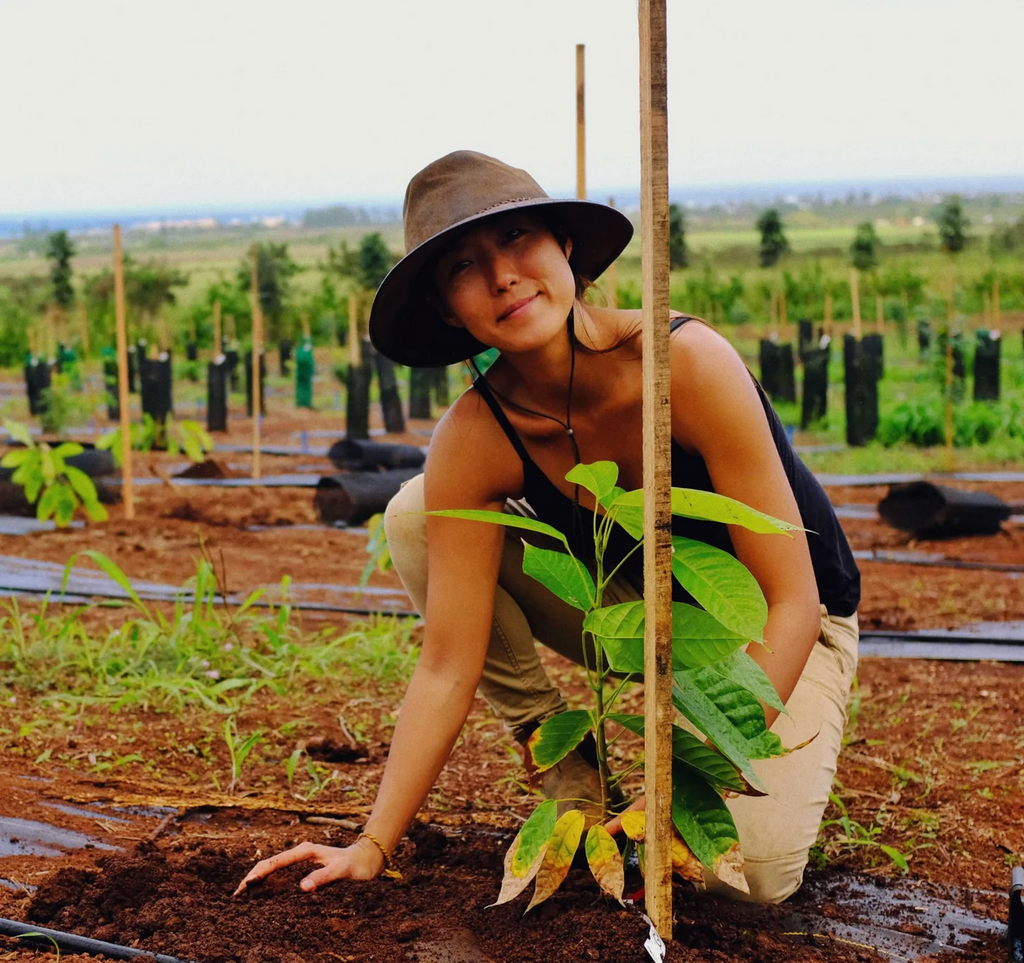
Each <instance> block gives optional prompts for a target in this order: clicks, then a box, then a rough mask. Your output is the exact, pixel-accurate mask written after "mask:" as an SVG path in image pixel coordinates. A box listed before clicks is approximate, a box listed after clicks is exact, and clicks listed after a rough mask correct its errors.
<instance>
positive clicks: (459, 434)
mask: <svg viewBox="0 0 1024 963" xmlns="http://www.w3.org/2000/svg"><path fill="white" fill-rule="evenodd" d="M426 470H427V473H428V476H430V475H432V476H434V477H435V478H440V479H443V480H444V481H445V483H446V485H451V486H452V487H454V488H457V489H465V490H466V491H467V492H472V493H473V494H477V495H479V494H481V493H482V494H484V495H486V496H487V497H488V498H502V499H504V498H518V497H521V494H522V487H523V466H522V461H521V459H520V458H519V456H518V455H517V454H516V451H515V449H514V448H513V447H512V443H511V441H510V440H509V439H508V437H507V436H506V435H505V432H504V431H503V430H502V427H501V425H499V424H498V421H497V419H496V418H495V416H494V413H493V412H492V411H491V410H490V408H489V407H488V405H487V402H486V401H485V399H484V398H483V396H482V394H481V393H480V391H478V390H477V389H476V388H472V387H471V388H468V389H467V390H466V391H464V392H463V393H462V394H461V395H460V396H459V397H458V398H457V399H456V400H455V403H454V404H452V405H451V407H450V408H449V409H448V411H446V412H445V414H444V415H443V416H442V417H441V419H440V420H439V421H438V423H437V425H436V427H435V428H434V433H433V436H432V437H431V440H430V452H429V454H428V456H427V466H426Z"/></svg>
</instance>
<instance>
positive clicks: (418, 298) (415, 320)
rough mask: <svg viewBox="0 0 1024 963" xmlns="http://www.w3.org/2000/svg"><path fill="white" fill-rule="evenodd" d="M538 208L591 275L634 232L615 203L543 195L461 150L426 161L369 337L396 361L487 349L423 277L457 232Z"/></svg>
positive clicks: (512, 173)
mask: <svg viewBox="0 0 1024 963" xmlns="http://www.w3.org/2000/svg"><path fill="white" fill-rule="evenodd" d="M520 209H529V210H533V211H536V212H537V213H538V215H540V216H541V217H544V218H545V219H546V220H547V221H548V222H549V223H554V224H557V226H558V228H559V230H560V231H562V232H564V234H565V236H566V237H568V238H571V239H572V253H571V254H570V257H569V265H570V267H571V268H572V269H573V273H574V274H575V275H576V276H577V277H584V278H587V279H588V280H590V281H593V280H596V279H597V278H598V277H600V275H601V274H602V273H603V272H604V270H605V268H607V267H608V265H609V264H611V263H612V261H614V260H615V258H617V257H618V256H619V255H620V254H621V253H622V251H623V249H624V248H625V246H626V245H627V244H628V243H629V239H630V238H631V237H632V236H633V225H632V224H631V223H630V222H629V220H628V218H626V217H625V215H623V214H621V213H620V212H619V211H617V210H616V209H615V208H614V207H608V206H607V205H605V204H598V203H595V202H594V201H584V200H563V199H558V198H552V197H548V195H547V194H546V193H545V192H544V190H543V188H542V187H541V186H540V185H539V184H538V183H537V182H536V181H535V180H534V179H533V178H532V177H531V176H530V175H529V174H527V173H526V171H524V170H520V169H519V168H516V167H510V166H509V165H508V164H504V163H502V162H501V161H499V160H497V159H495V158H493V157H488V156H487V155H486V154H478V153H476V152H475V151H469V150H460V151H455V152H454V153H451V154H447V155H445V156H444V157H442V158H441V159H440V160H436V161H434V162H433V163H432V164H429V165H428V166H426V167H424V168H423V170H421V171H420V172H419V173H418V174H417V175H416V176H415V177H413V179H412V180H411V181H410V182H409V187H408V188H407V189H406V192H405V206H404V208H403V213H402V220H403V223H404V226H405V251H406V254H405V257H403V258H402V260H401V261H399V262H398V263H397V264H396V265H395V266H394V267H393V268H392V269H391V271H390V272H389V273H388V276H387V277H386V278H384V281H383V282H382V283H381V286H380V288H379V289H378V291H377V295H376V297H375V299H374V302H373V307H372V309H371V311H370V340H371V341H372V342H373V344H374V347H375V348H376V349H377V350H378V351H380V352H381V354H383V355H385V356H387V357H388V358H391V359H392V360H393V361H397V362H398V363H399V364H407V365H412V366H413V367H416V368H436V367H440V366H442V365H448V364H455V363H456V362H459V361H464V360H466V359H467V358H471V357H473V356H474V355H476V354H479V353H480V352H481V351H484V350H486V349H487V347H488V346H487V345H485V344H482V343H481V342H480V341H477V339H476V338H474V337H473V336H472V335H471V334H469V332H468V331H466V330H465V329H463V328H455V327H452V326H451V325H449V324H446V323H445V322H444V320H443V319H442V317H441V315H440V314H439V313H438V311H437V309H436V308H435V307H434V306H433V305H432V304H431V303H430V302H429V301H428V300H427V293H428V292H429V291H430V290H431V288H430V285H429V282H428V280H427V279H425V278H424V277H423V275H422V272H423V271H424V269H425V268H426V267H427V266H428V265H430V264H431V262H432V261H433V260H434V259H435V258H437V257H438V256H439V255H440V254H441V252H442V250H443V249H444V248H445V247H446V246H447V244H449V243H450V242H451V241H452V240H454V238H455V237H456V236H458V235H459V234H461V233H462V232H464V231H466V230H467V229H470V228H472V227H475V226H476V225H477V224H478V223H479V222H480V221H482V220H484V219H485V218H488V217H494V216H496V215H498V214H505V213H507V212H508V211H513V210H520Z"/></svg>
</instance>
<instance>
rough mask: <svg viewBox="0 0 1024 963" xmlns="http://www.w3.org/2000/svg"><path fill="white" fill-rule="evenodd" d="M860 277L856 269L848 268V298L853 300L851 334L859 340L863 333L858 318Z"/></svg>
mask: <svg viewBox="0 0 1024 963" xmlns="http://www.w3.org/2000/svg"><path fill="white" fill-rule="evenodd" d="M859 282H860V278H858V276H857V269H856V268H850V300H851V301H852V302H853V336H854V337H855V338H856V339H857V340H858V341H860V339H861V335H862V334H863V331H862V326H861V320H860V285H859Z"/></svg>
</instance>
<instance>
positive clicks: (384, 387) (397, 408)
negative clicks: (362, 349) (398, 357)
mask: <svg viewBox="0 0 1024 963" xmlns="http://www.w3.org/2000/svg"><path fill="white" fill-rule="evenodd" d="M373 353H374V355H375V360H376V362H377V386H378V388H379V389H380V410H381V414H382V415H383V416H384V430H385V431H386V432H388V434H396V435H400V434H401V433H402V432H404V431H405V415H404V414H402V398H401V396H400V395H399V393H398V378H397V377H396V376H395V363H394V361H392V360H391V359H390V358H386V357H385V356H384V355H382V354H380V353H379V352H377V351H374V352H373Z"/></svg>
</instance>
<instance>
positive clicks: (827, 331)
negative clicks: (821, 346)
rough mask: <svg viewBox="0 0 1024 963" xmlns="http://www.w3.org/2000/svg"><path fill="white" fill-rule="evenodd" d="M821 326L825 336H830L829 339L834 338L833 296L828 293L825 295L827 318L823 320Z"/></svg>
mask: <svg viewBox="0 0 1024 963" xmlns="http://www.w3.org/2000/svg"><path fill="white" fill-rule="evenodd" d="M821 326H822V327H823V328H824V329H825V334H826V335H828V337H829V339H831V337H832V294H831V293H828V294H826V295H825V317H824V318H823V319H822V322H821Z"/></svg>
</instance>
